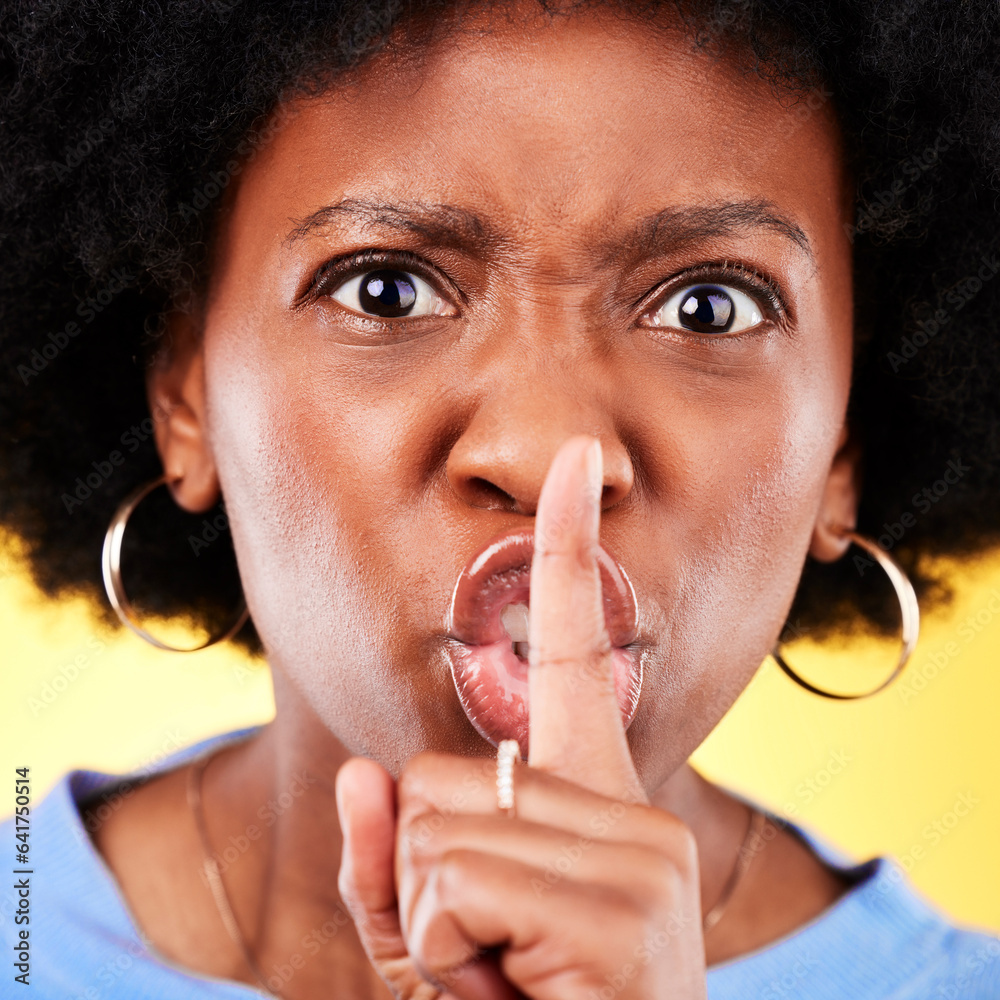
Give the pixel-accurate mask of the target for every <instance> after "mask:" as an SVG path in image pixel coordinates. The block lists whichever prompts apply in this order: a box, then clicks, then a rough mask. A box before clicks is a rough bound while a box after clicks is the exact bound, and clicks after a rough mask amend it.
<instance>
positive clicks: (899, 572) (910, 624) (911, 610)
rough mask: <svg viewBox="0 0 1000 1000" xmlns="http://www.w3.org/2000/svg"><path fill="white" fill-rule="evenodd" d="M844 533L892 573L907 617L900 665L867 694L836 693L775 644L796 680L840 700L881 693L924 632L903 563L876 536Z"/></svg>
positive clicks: (773, 652) (777, 657)
mask: <svg viewBox="0 0 1000 1000" xmlns="http://www.w3.org/2000/svg"><path fill="white" fill-rule="evenodd" d="M840 534H841V535H842V536H843V537H845V538H849V539H850V540H851V541H852V542H854V544H855V545H859V546H860V547H861V548H863V549H864V550H865V551H866V552H867V553H868V554H869V555H870V556H872V557H873V558H874V559H875V561H876V562H877V563H878V564H879V566H881V567H882V569H884V570H885V573H886V576H888V577H889V582H890V583H891V584H892V587H893V589H894V590H895V591H896V599H897V600H898V601H899V608H900V612H901V614H902V619H903V628H902V636H901V639H902V643H903V647H902V649H901V650H900V654H899V661H898V662H897V664H896V669H895V670H893V672H892V673H891V674H890V675H889V676H888V677H887V678H886V679H885V680H884V681H883V682H882V683H881V684H879V686H878V687H876V688H873V689H872V690H871V691H866V692H865V693H864V694H836V693H835V692H833V691H825V690H824V689H823V688H820V687H816V685H815V684H810V683H809V681H807V680H806V679H805V678H804V677H800V676H799V675H798V674H797V673H796V672H795V671H794V670H793V669H792V668H791V667H790V666H789V665H788V662H787V661H786V660H785V658H784V657H783V656H782V655H781V643H780V641H779V642H776V643H775V644H774V649H772V650H771V656H772V657H773V658H774V661H775V663H777V664H778V666H779V667H781V669H782V670H783V671H784V672H785V673H786V674H787V675H788V676H789V677H791V679H792V680H793V681H795V683H796V684H798V685H799V686H800V687H803V688H805V689H806V690H807V691H811V692H812V693H813V694H818V695H820V696H821V697H823V698H834V699H836V700H837V701H854V700H855V699H857V698H870V697H871V696H872V695H873V694H878V692H879V691H882V690H883V689H884V688H887V687H888V686H889V685H890V684H891V683H892V682H893V681H894V680H895V679H896V678H897V677H898V676H899V675H900V673H902V670H903V667H905V666H906V661H907V660H909V658H910V656H911V654H912V653H913V649H914V647H915V646H916V645H917V637H918V636H919V634H920V605H919V603H918V602H917V594H916V591H914V589H913V584H912V583H910V578H909V577H908V576H907V575H906V574H905V573H904V572H903V569H902V567H901V566H900V565H899V563H897V562H896V560H895V559H893V558H892V556H890V555H889V553H888V552H886V551H885V550H884V549H883V548H881V546H879V545H878V544H877V543H876V542H875V541H874V540H872V539H871V538H866V537H865V536H864V535H859V534H857V533H855V532H853V531H847V530H846V529H841V530H840Z"/></svg>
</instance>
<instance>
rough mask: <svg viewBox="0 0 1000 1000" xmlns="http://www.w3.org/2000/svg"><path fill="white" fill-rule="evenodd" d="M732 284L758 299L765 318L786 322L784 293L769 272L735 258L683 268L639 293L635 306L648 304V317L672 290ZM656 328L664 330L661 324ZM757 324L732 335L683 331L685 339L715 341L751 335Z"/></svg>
mask: <svg viewBox="0 0 1000 1000" xmlns="http://www.w3.org/2000/svg"><path fill="white" fill-rule="evenodd" d="M726 284H728V285H733V286H735V287H736V288H738V289H739V290H740V291H741V292H745V293H746V294H747V295H752V296H754V297H756V298H758V299H761V300H762V302H761V305H762V306H763V311H764V313H765V315H764V321H765V322H770V323H772V324H775V323H777V324H780V323H787V322H788V320H789V317H790V310H789V308H788V306H787V305H786V303H785V299H784V296H783V295H782V293H781V289H780V287H779V286H778V283H777V282H776V281H775V280H774V279H773V278H771V277H770V276H769V275H767V274H764V273H763V272H761V271H758V270H757V269H756V268H751V267H747V266H746V265H745V264H740V263H739V262H738V261H728V260H722V261H716V262H714V263H705V264H697V265H695V266H694V267H691V268H688V269H687V270H685V271H682V272H681V273H680V274H677V275H674V276H673V277H672V278H668V279H667V280H666V281H663V282H661V283H660V284H659V285H657V287H656V288H655V289H654V290H653V291H652V292H649V293H647V294H645V295H643V296H642V298H640V299H639V300H638V301H637V302H636V303H635V306H636V307H639V306H641V305H642V304H643V303H647V304H646V305H645V307H644V308H643V310H642V316H648V315H649V314H650V313H653V312H655V311H656V310H657V309H658V308H659V307H660V306H662V305H664V304H665V303H666V302H667V300H668V299H669V298H670V296H671V295H673V294H674V293H675V292H677V291H679V290H680V289H682V288H687V287H688V286H689V285H726ZM657 329H660V330H663V329H666V328H664V327H659V328H657ZM757 329H758V328H757V327H752V328H751V329H749V330H744V331H743V332H742V333H733V334H698V333H695V332H693V331H690V330H685V331H684V336H685V337H686V338H689V337H695V338H696V339H699V340H706V341H713V342H716V343H717V342H718V341H720V340H729V341H733V340H739V339H741V338H743V337H748V336H754V335H755V333H756V331H757Z"/></svg>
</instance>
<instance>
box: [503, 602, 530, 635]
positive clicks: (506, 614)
mask: <svg viewBox="0 0 1000 1000" xmlns="http://www.w3.org/2000/svg"><path fill="white" fill-rule="evenodd" d="M500 621H501V622H503V627H504V628H505V629H506V630H507V635H509V636H510V639H511V642H527V641H528V623H529V621H530V613H529V611H528V605H527V604H508V605H507V606H506V607H505V608H504V609H503V610H502V611H501V612H500Z"/></svg>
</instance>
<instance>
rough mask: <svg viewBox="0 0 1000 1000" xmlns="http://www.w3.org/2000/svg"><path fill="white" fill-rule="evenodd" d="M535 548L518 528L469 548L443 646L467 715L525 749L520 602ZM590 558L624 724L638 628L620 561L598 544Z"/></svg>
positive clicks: (628, 717) (637, 676)
mask: <svg viewBox="0 0 1000 1000" xmlns="http://www.w3.org/2000/svg"><path fill="white" fill-rule="evenodd" d="M534 548H535V541H534V532H533V531H532V530H531V529H519V530H516V531H510V532H506V533H505V534H503V535H498V536H497V537H495V538H493V539H491V540H490V541H489V542H487V543H486V544H485V545H484V546H483V547H482V549H480V550H479V552H477V553H476V554H475V555H473V556H472V558H471V559H470V560H469V562H468V563H467V564H466V566H465V568H464V569H463V570H462V572H461V573H460V574H459V576H458V579H457V581H456V582H455V589H454V591H453V593H452V599H451V610H450V616H449V635H450V638H451V641H450V643H449V646H448V650H447V652H448V656H449V659H450V661H451V674H452V679H453V680H454V682H455V689H456V690H457V692H458V697H459V701H460V702H461V705H462V708H463V709H464V711H465V714H466V715H467V716H468V718H469V721H470V722H471V723H472V724H473V726H475V728H476V730H477V731H478V732H479V734H480V735H481V736H483V737H484V738H485V739H487V740H489V741H490V742H491V743H493V744H494V745H496V744H498V743H499V742H500V740H504V739H516V740H517V741H518V743H519V744H520V746H521V752H522V754H523V755H524V756H527V752H528V723H529V705H528V662H527V643H526V642H525V641H524V640H526V639H527V630H526V624H527V619H526V616H525V606H528V607H530V596H531V589H530V580H531V560H532V556H533V555H534ZM597 562H598V567H599V569H600V575H601V588H602V597H603V604H604V621H605V625H606V627H607V630H608V635H609V637H610V639H611V644H612V646H613V647H614V648H613V650H612V654H611V655H612V661H613V664H614V673H615V689H616V692H617V694H618V704H619V707H620V708H621V710H622V722H623V724H624V725H626V726H628V724H629V723H630V722H631V721H632V717H633V716H634V715H635V710H636V708H637V707H638V703H639V692H640V688H641V686H642V664H641V660H640V657H639V654H638V650H637V649H636V648H635V647H634V646H631V645H630V644H632V643H634V642H635V639H636V634H637V610H636V600H635V592H634V590H633V589H632V584H631V582H630V581H629V579H628V576H627V575H626V573H625V570H624V569H623V567H622V566H621V564H620V563H619V562H618V561H617V560H616V559H615V558H614V557H613V556H612V555H611V554H610V553H608V552H607V550H605V549H604V548H603V547H601V548H599V549H598V553H597ZM505 622H506V626H507V627H505ZM508 628H509V629H510V631H508ZM515 643H516V647H515ZM515 648H516V650H517V651H515ZM519 654H520V655H519Z"/></svg>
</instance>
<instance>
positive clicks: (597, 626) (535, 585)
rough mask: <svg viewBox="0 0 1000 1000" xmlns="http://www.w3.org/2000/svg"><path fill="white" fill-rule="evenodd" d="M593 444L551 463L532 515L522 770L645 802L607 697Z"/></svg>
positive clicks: (580, 441)
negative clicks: (527, 720) (526, 768)
mask: <svg viewBox="0 0 1000 1000" xmlns="http://www.w3.org/2000/svg"><path fill="white" fill-rule="evenodd" d="M603 479H604V472H603V460H602V455H601V443H600V441H599V440H598V439H597V438H593V437H587V436H578V437H573V438H570V440H569V441H567V442H565V443H564V444H563V445H562V447H560V449H559V451H558V452H557V453H556V456H555V458H554V459H553V461H552V465H551V466H550V468H549V471H548V475H547V476H546V478H545V483H544V485H543V486H542V492H541V496H540V498H539V501H538V510H537V512H536V515H535V551H534V556H533V559H532V563H531V583H530V587H531V599H530V604H531V617H530V623H529V638H528V641H529V647H528V700H529V706H530V708H529V711H530V739H529V757H528V763H529V764H531V765H532V766H533V767H538V768H542V769H543V770H545V771H548V772H549V773H551V774H555V775H557V776H558V777H561V778H565V779H566V780H568V781H572V782H574V783H575V784H578V785H582V786H583V787H585V788H589V789H591V790H592V791H595V792H600V793H601V794H603V795H608V796H612V797H614V798H620V799H625V800H628V801H641V802H644V801H646V796H645V793H644V791H643V789H642V786H641V784H640V782H639V779H638V776H637V775H636V772H635V766H634V765H633V763H632V755H631V752H630V751H629V746H628V741H627V739H626V737H625V727H624V725H623V723H622V716H621V709H620V707H619V704H618V697H617V694H616V692H615V678H614V665H613V661H612V647H611V640H610V637H609V635H608V630H607V627H606V625H605V621H604V606H603V601H602V596H601V576H600V569H599V566H598V562H597V549H598V545H599V528H600V517H601V494H602V490H603Z"/></svg>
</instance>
